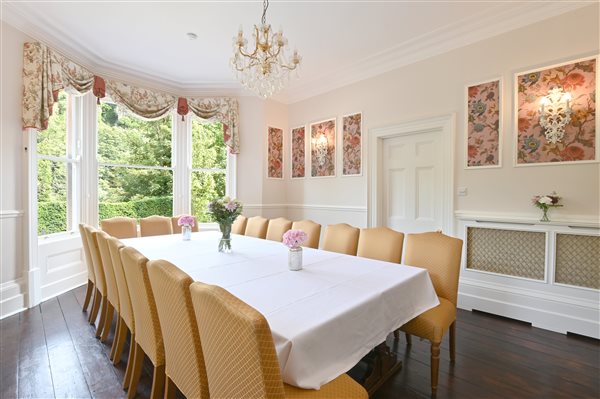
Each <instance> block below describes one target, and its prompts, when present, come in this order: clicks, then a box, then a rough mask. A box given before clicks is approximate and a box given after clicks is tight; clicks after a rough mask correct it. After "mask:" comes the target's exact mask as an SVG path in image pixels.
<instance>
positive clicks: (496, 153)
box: [465, 78, 502, 169]
mask: <svg viewBox="0 0 600 399" xmlns="http://www.w3.org/2000/svg"><path fill="white" fill-rule="evenodd" d="M501 92H502V80H501V79H500V78H498V79H495V80H491V81H487V82H482V83H476V84H473V85H469V86H467V90H466V98H467V110H466V116H467V121H466V127H467V132H466V135H465V138H466V140H465V141H466V146H467V152H466V154H467V156H466V157H465V159H466V165H465V166H466V167H467V168H469V169H477V168H499V167H501V166H502V160H501V157H502V155H501V154H502V152H501V137H500V135H501V132H502V118H501V112H500V108H501V95H502V94H501Z"/></svg>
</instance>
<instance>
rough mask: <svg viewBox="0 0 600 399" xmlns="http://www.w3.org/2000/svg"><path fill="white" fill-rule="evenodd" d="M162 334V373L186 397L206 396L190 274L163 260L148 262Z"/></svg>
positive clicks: (207, 395)
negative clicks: (163, 354) (163, 349)
mask: <svg viewBox="0 0 600 399" xmlns="http://www.w3.org/2000/svg"><path fill="white" fill-rule="evenodd" d="M148 275H149V276H150V283H151V284H152V291H153V292H154V298H155V299H156V308H157V310H158V319H159V320H160V327H161V330H162V334H163V340H164V344H165V356H166V363H165V368H166V373H167V375H168V376H169V378H170V379H171V380H172V381H173V382H174V383H175V385H177V388H179V390H180V391H181V392H182V393H183V394H184V395H185V396H186V397H187V398H208V397H209V394H208V379H207V377H206V368H205V366H204V356H203V354H202V346H201V345H200V334H199V333H198V323H197V322H196V315H195V314H194V307H193V305H192V297H191V295H190V285H191V284H192V283H193V282H194V281H193V280H192V278H191V277H190V276H188V275H187V274H186V273H184V272H183V271H182V270H181V269H179V268H178V267H177V266H175V265H173V264H171V263H169V262H167V261H166V260H152V261H150V262H148Z"/></svg>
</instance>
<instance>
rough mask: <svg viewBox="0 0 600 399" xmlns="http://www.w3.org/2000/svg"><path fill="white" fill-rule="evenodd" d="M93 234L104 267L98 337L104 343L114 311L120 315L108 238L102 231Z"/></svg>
mask: <svg viewBox="0 0 600 399" xmlns="http://www.w3.org/2000/svg"><path fill="white" fill-rule="evenodd" d="M93 234H94V235H95V236H96V241H97V242H98V249H99V251H100V259H101V260H102V265H103V267H104V278H105V280H106V305H105V306H104V308H103V309H102V310H103V312H104V315H103V316H102V318H103V319H104V324H103V325H102V333H101V335H100V342H104V341H106V338H108V333H109V332H110V328H111V326H112V321H113V316H114V312H115V310H116V312H117V315H118V314H119V313H120V311H119V291H118V288H117V281H116V279H115V272H114V267H113V264H112V263H113V262H112V258H111V256H110V249H109V248H108V239H109V238H110V236H109V235H108V234H106V233H105V232H104V231H97V232H95V233H93ZM117 323H118V319H117ZM113 343H114V340H113Z"/></svg>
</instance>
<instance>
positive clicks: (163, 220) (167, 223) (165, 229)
mask: <svg viewBox="0 0 600 399" xmlns="http://www.w3.org/2000/svg"><path fill="white" fill-rule="evenodd" d="M165 234H173V226H172V225H171V218H168V217H165V216H156V215H155V216H148V217H147V218H143V219H140V235H141V236H142V237H148V236H162V235H165Z"/></svg>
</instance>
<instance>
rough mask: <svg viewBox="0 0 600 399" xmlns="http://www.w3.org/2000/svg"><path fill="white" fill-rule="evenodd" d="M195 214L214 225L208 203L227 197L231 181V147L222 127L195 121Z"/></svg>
mask: <svg viewBox="0 0 600 399" xmlns="http://www.w3.org/2000/svg"><path fill="white" fill-rule="evenodd" d="M191 166H192V170H191V194H192V196H191V203H192V204H191V205H192V209H191V210H192V214H193V215H195V216H196V217H197V218H198V220H199V221H201V222H212V221H213V220H212V216H210V215H209V214H208V212H207V206H208V203H209V202H210V201H212V200H214V199H215V198H219V197H223V196H224V195H225V192H226V181H227V147H226V145H225V142H224V139H223V125H222V124H221V123H203V122H202V121H201V120H200V119H197V118H193V119H192V163H191Z"/></svg>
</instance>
